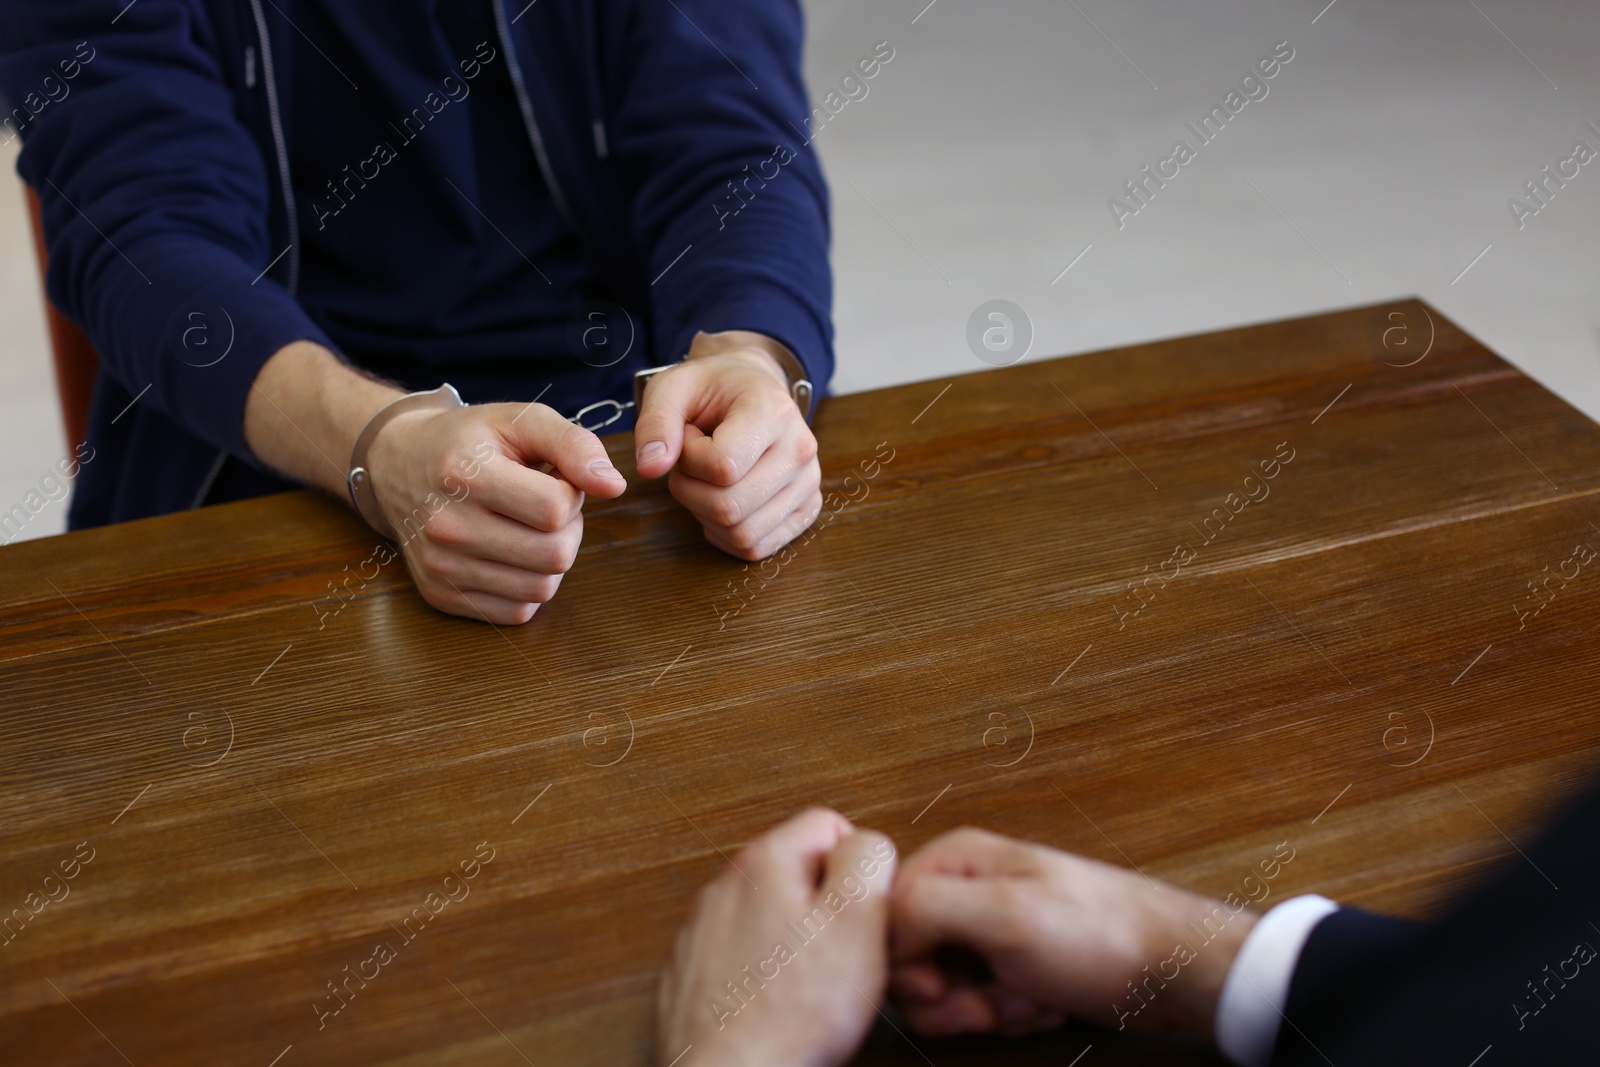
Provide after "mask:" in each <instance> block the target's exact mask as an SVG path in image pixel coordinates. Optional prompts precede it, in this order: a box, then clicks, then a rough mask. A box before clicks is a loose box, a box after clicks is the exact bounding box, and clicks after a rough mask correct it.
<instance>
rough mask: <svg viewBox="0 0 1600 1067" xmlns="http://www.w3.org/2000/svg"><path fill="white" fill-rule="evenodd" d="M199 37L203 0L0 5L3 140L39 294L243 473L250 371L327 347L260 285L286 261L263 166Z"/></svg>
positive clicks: (275, 292) (271, 287)
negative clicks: (41, 242) (42, 244)
mask: <svg viewBox="0 0 1600 1067" xmlns="http://www.w3.org/2000/svg"><path fill="white" fill-rule="evenodd" d="M211 30H212V27H211V26H210V24H209V21H208V19H207V16H206V15H205V13H204V8H203V5H202V4H200V3H199V2H198V0H194V2H184V0H137V2H136V3H133V4H128V3H127V0H111V2H104V0H50V2H48V3H40V2H38V0H0V97H3V98H4V102H5V107H6V114H7V118H6V119H4V120H3V124H0V125H3V128H0V139H10V138H12V137H18V136H20V137H21V138H22V142H23V148H22V152H21V155H20V157H19V159H18V164H17V169H18V171H19V172H20V174H21V176H22V179H23V181H25V182H27V184H28V185H30V186H31V187H32V188H34V189H35V190H36V191H37V192H38V194H39V197H40V200H41V203H42V210H43V218H44V232H45V240H46V246H47V249H48V253H49V260H50V263H49V269H48V272H47V274H46V279H45V283H46V291H47V293H48V295H49V298H50V300H51V301H52V302H53V303H54V304H55V305H56V306H57V307H59V308H61V310H62V311H64V312H65V313H66V314H67V315H68V316H69V317H70V318H72V319H73V320H74V321H75V322H77V323H78V324H79V325H80V326H81V327H82V328H83V330H84V332H85V333H86V334H87V335H88V337H89V340H90V341H91V342H92V343H93V345H94V347H95V350H96V351H97V352H98V354H99V356H100V360H101V363H102V366H103V370H104V372H105V373H107V374H109V375H110V376H111V377H112V378H113V379H114V380H116V381H117V382H119V383H120V384H121V385H122V386H123V387H124V388H125V389H127V390H128V392H129V393H131V394H137V395H138V396H139V403H140V404H148V405H150V406H151V407H153V408H155V409H156V410H158V411H160V412H161V413H162V414H164V415H165V416H166V417H167V418H169V419H171V420H172V421H173V422H175V423H177V424H178V425H180V426H182V427H183V428H184V429H186V430H187V431H189V432H190V433H192V434H194V435H196V436H197V437H200V438H202V439H204V440H206V441H208V442H210V443H212V444H214V445H216V446H218V447H220V448H225V449H227V450H229V451H230V452H232V453H233V454H235V455H237V456H240V457H242V458H246V459H249V458H250V455H249V450H248V448H247V447H246V445H245V441H244V426H243V423H244V405H245V400H246V398H247V397H248V395H249V390H250V387H251V384H252V383H253V382H254V381H255V378H256V374H257V372H258V371H259V370H260V369H261V365H262V364H263V363H265V362H266V361H267V359H268V358H269V357H270V356H271V355H272V354H273V353H274V352H276V351H277V350H278V349H279V348H281V347H283V346H284V345H285V344H288V343H290V342H292V341H296V340H311V341H317V342H319V343H322V344H325V345H327V344H329V341H328V339H327V338H326V337H325V336H324V334H323V332H322V331H321V330H320V329H318V328H317V327H316V325H315V324H313V323H312V322H311V320H310V318H309V317H308V316H307V315H306V314H305V312H304V311H303V310H302V309H301V308H300V306H299V305H298V304H297V303H296V301H295V300H294V298H293V297H292V296H291V295H290V293H289V292H288V291H287V290H286V289H285V288H284V287H283V286H281V285H279V284H278V283H277V282H275V281H273V280H272V279H270V278H268V277H267V276H266V275H267V268H268V267H269V265H272V264H273V263H274V261H275V260H277V259H278V258H279V257H280V254H281V253H286V252H287V249H286V248H274V247H272V244H271V242H270V239H269V234H268V231H269V227H268V220H269V218H270V217H271V215H272V208H271V205H270V198H271V197H272V196H273V195H274V194H273V189H272V185H271V183H270V182H269V180H268V170H267V167H268V165H269V164H268V160H267V157H266V156H265V155H264V153H263V151H262V148H261V146H260V145H259V144H258V143H257V141H256V140H255V139H254V138H253V137H252V136H251V134H250V132H249V130H248V129H247V128H246V127H245V125H244V123H243V122H242V121H241V120H240V118H239V117H238V115H239V114H240V113H241V111H242V110H243V109H244V102H241V101H240V100H238V99H236V97H235V95H234V93H233V91H232V90H231V89H230V88H229V86H228V84H227V80H226V79H225V77H224V72H223V69H222V67H221V65H220V64H221V62H223V59H222V58H220V57H219V55H218V50H217V49H216V47H215V44H214V41H213V40H212V33H211ZM257 53H258V54H257V55H255V56H254V57H253V61H254V64H255V65H256V67H257V68H258V69H257V71H256V75H255V78H254V81H255V84H256V86H257V87H256V89H255V90H254V91H255V92H258V93H260V92H264V91H265V78H264V77H263V76H262V74H261V71H260V69H259V68H260V67H261V66H262V64H261V56H260V55H259V48H258V49H257ZM226 61H227V62H230V63H231V62H237V63H239V64H240V65H241V68H242V67H243V66H244V64H245V63H246V57H245V56H244V55H242V54H241V55H239V56H237V57H227V59H226ZM274 165H275V164H274ZM284 243H285V244H287V243H288V242H287V241H285V242H284ZM285 259H286V260H287V257H285ZM285 265H286V263H285V262H280V263H278V273H279V274H284V273H285V271H284V270H283V267H284V266H285ZM330 347H331V345H330Z"/></svg>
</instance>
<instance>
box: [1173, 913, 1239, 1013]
mask: <svg viewBox="0 0 1600 1067" xmlns="http://www.w3.org/2000/svg"><path fill="white" fill-rule="evenodd" d="M1191 911H1192V914H1191V915H1190V916H1188V922H1186V923H1185V924H1184V926H1183V927H1182V928H1180V930H1179V931H1178V933H1177V935H1176V936H1177V937H1178V942H1181V943H1183V944H1186V945H1189V946H1192V947H1193V952H1194V959H1193V960H1192V962H1190V963H1189V964H1188V965H1187V966H1186V967H1184V970H1185V971H1187V972H1189V974H1188V975H1186V977H1185V978H1184V979H1182V980H1180V981H1178V982H1176V983H1174V987H1173V994H1174V996H1173V998H1172V1000H1171V1001H1170V1002H1169V1005H1170V1008H1171V1012H1172V1022H1173V1023H1174V1024H1176V1025H1177V1026H1179V1027H1181V1028H1182V1029H1184V1030H1186V1031H1188V1032H1190V1033H1195V1034H1200V1035H1202V1036H1204V1037H1208V1038H1210V1037H1213V1036H1214V1031H1215V1028H1216V1019H1217V1004H1218V1002H1219V1001H1220V1000H1221V999H1222V990H1223V986H1224V985H1225V984H1226V982H1227V980H1228V973H1229V972H1230V971H1231V970H1232V969H1233V963H1234V960H1235V959H1236V958H1237V957H1238V955H1239V950H1240V949H1241V948H1242V947H1243V945H1244V942H1245V939H1246V938H1247V937H1249V936H1250V931H1251V930H1252V929H1254V928H1255V925H1256V921H1257V918H1258V917H1257V916H1256V915H1255V914H1254V913H1252V912H1251V911H1250V910H1248V909H1247V908H1242V909H1241V910H1240V911H1238V912H1237V913H1233V912H1232V911H1231V909H1230V908H1229V906H1228V905H1227V904H1225V903H1222V902H1220V901H1215V900H1209V899H1206V898H1200V897H1197V898H1195V906H1194V907H1193V908H1192V909H1191ZM1221 916H1228V917H1229V918H1228V921H1226V922H1223V923H1221V925H1220V929H1219V928H1218V919H1219V917H1221ZM1213 931H1215V932H1214V933H1213ZM1178 942H1175V943H1178ZM1168 951H1171V949H1170V948H1169V949H1168Z"/></svg>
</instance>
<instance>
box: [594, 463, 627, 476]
mask: <svg viewBox="0 0 1600 1067" xmlns="http://www.w3.org/2000/svg"><path fill="white" fill-rule="evenodd" d="M589 473H590V474H593V475H594V476H595V477H597V478H621V477H622V475H621V474H620V473H619V472H618V471H617V468H615V467H613V466H612V465H611V464H610V463H609V462H607V461H606V460H603V459H597V460H595V461H594V462H593V463H591V464H589Z"/></svg>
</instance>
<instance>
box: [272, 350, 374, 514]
mask: <svg viewBox="0 0 1600 1067" xmlns="http://www.w3.org/2000/svg"><path fill="white" fill-rule="evenodd" d="M404 395H405V392H404V391H403V390H401V389H399V388H397V387H395V386H393V385H389V384H387V383H385V382H380V381H377V380H375V379H372V378H369V377H367V376H365V375H363V374H361V373H360V372H359V371H357V370H355V369H353V368H351V367H350V366H348V365H347V364H345V363H343V362H341V361H340V360H339V358H338V357H337V356H335V355H334V354H333V353H332V352H330V351H329V350H328V349H326V348H324V347H323V346H321V345H318V344H313V343H311V342H308V341H297V342H295V343H294V344H291V345H286V346H284V347H283V348H281V349H279V350H278V351H277V352H276V353H274V354H273V356H272V358H270V359H269V360H267V362H266V363H265V364H263V365H262V367H261V371H260V373H259V374H257V375H256V380H255V384H254V385H253V386H252V387H251V389H250V397H249V399H248V400H247V401H246V402H245V412H244V435H245V441H246V442H247V443H248V444H249V446H250V451H251V452H252V453H253V454H254V455H255V457H256V458H257V459H259V460H260V461H261V462H263V463H265V464H267V465H268V466H270V467H272V468H273V469H275V470H278V471H281V472H283V473H284V474H287V475H289V476H290V477H292V478H294V479H296V480H297V481H301V482H304V483H306V484H307V485H315V486H318V487H319V488H322V489H326V490H328V491H329V492H331V493H335V494H337V495H339V496H340V497H343V496H344V495H345V475H346V473H347V471H346V465H347V464H348V463H349V461H350V450H351V449H352V448H354V447H355V442H356V438H357V437H358V436H359V435H360V434H361V429H362V427H364V426H366V424H367V422H368V420H370V419H371V418H372V416H373V415H375V414H377V413H378V411H379V410H380V409H381V408H383V406H384V405H386V404H388V403H389V402H390V401H393V400H397V399H399V398H400V397H402V396H404Z"/></svg>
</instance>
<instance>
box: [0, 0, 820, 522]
mask: <svg viewBox="0 0 1600 1067" xmlns="http://www.w3.org/2000/svg"><path fill="white" fill-rule="evenodd" d="M488 2H491V3H492V4H493V8H494V23H495V29H496V31H497V35H496V36H497V39H496V40H495V41H494V42H493V46H494V48H496V49H497V50H498V52H499V53H500V55H499V58H500V59H501V60H502V61H503V62H504V63H506V64H507V69H508V70H509V72H510V76H511V79H512V82H513V84H514V86H515V89H516V95H517V104H518V107H519V109H520V110H521V111H522V114H523V117H524V120H525V123H524V125H525V128H526V132H527V136H528V138H529V141H530V143H531V145H532V147H533V149H534V154H535V156H536V158H537V161H538V167H539V171H540V173H541V174H542V176H543V178H544V181H545V185H546V187H547V190H548V193H547V194H545V195H547V197H548V199H549V200H550V201H551V203H552V204H553V206H554V207H555V209H556V210H557V211H559V212H560V214H561V216H562V218H563V219H564V220H565V222H566V223H567V225H568V226H570V228H571V229H572V231H573V232H575V233H576V234H577V235H578V238H579V239H580V240H581V242H582V247H583V249H584V250H585V254H586V256H587V260H588V264H589V266H590V267H591V268H592V270H593V272H594V273H595V274H596V275H597V276H598V277H599V278H601V279H603V285H604V292H605V294H606V296H607V297H608V298H609V299H611V300H613V301H614V302H615V303H616V304H618V305H620V306H621V307H622V308H625V309H627V311H628V313H629V315H631V316H632V317H633V319H634V321H635V323H636V324H637V327H638V329H639V331H640V334H641V337H640V339H639V345H638V351H637V352H636V354H635V355H634V357H633V359H632V360H630V362H629V364H628V365H627V366H626V367H620V368H619V369H618V371H617V373H622V372H624V371H626V370H628V369H631V367H632V366H633V365H636V364H640V363H642V362H667V361H670V360H673V359H676V358H678V357H680V356H681V355H682V354H683V353H684V352H685V351H686V350H687V348H688V344H689V340H690V338H691V337H692V336H693V334H694V332H695V331H696V330H706V331H711V332H715V331H719V330H729V329H747V330H757V331H760V332H763V333H766V334H768V335H770V336H772V337H775V338H776V339H778V340H779V341H781V342H783V343H784V344H786V345H787V346H788V347H789V348H791V349H792V350H793V351H794V352H795V353H796V355H797V356H799V358H800V359H801V361H802V362H803V363H804V364H805V365H806V368H807V371H808V373H809V375H810V376H811V378H812V380H813V381H814V382H816V383H818V384H819V385H820V384H822V383H826V382H827V381H828V379H829V378H830V377H831V375H832V370H833V353H832V328H831V324H830V319H829V304H830V300H831V277H830V274H829V270H828V264H827V245H828V223H827V191H826V187H825V186H824V183H823V180H822V175H821V171H820V168H819V166H818V164H817V159H816V156H815V153H814V151H813V150H812V148H811V147H810V145H809V137H808V132H809V131H810V130H811V129H812V128H813V124H812V123H811V122H810V121H809V120H810V118H811V113H810V109H809V107H808V103H807V100H806V94H805V88H804V85H803V82H802V80H801V76H800V49H801V43H802V39H803V26H802V20H801V15H800V11H799V7H798V4H797V3H796V2H795V0H737V2H732V3H730V2H726V0H724V2H721V3H718V2H715V0H538V2H537V3H531V4H527V5H526V6H523V4H522V3H520V2H518V0H488ZM341 3H342V6H343V7H345V8H361V7H370V8H371V12H370V14H378V15H382V14H384V13H388V14H391V15H392V14H396V13H397V12H396V6H395V5H394V4H385V3H383V2H382V0H341ZM297 7H298V5H297V4H296V3H295V2H294V0H135V2H134V3H131V4H130V3H128V0H49V2H48V3H41V2H39V0H0V96H3V98H4V100H5V107H6V115H5V117H4V118H3V119H0V123H3V129H0V136H3V137H10V136H14V135H20V136H21V137H22V139H23V150H22V153H21V156H20V158H19V162H18V170H19V172H20V173H21V176H22V178H23V180H24V181H26V182H27V183H28V184H29V185H30V186H32V187H33V188H34V189H36V190H37V191H38V192H39V194H40V198H41V201H42V204H43V213H44V228H45V236H46V243H47V246H48V250H49V256H50V266H49V272H48V276H47V278H46V289H47V292H48V295H49V297H50V299H51V300H52V301H53V302H54V303H55V304H56V305H57V306H58V307H60V308H61V309H62V310H63V311H65V312H66V313H67V314H68V315H69V316H70V317H71V318H72V319H73V320H74V321H76V322H77V323H78V324H79V325H80V326H82V327H83V329H84V331H85V333H86V334H87V335H88V337H89V339H90V341H91V342H92V343H93V344H94V346H95V349H96V351H97V352H98V353H99V355H100V358H101V362H102V373H101V375H100V378H99V381H98V383H97V385H96V390H95V397H94V404H93V409H92V412H91V418H90V431H89V445H90V446H91V447H92V448H93V457H94V458H93V460H92V462H88V463H85V464H84V465H83V466H82V468H81V470H80V472H79V474H78V479H77V486H76V490H75V495H74V500H73V505H72V511H71V515H70V521H71V524H72V525H73V526H74V527H75V528H77V527H83V526H91V525H97V524H101V523H106V522H115V521H122V520H126V519H131V518H138V517H141V516H146V515H156V514H162V513H166V512H171V511H177V510H182V509H185V508H190V507H195V506H199V505H200V504H201V503H204V502H205V501H206V500H207V494H208V493H209V492H210V491H211V489H212V487H213V483H214V482H215V480H216V478H217V475H218V473H219V472H220V471H221V470H223V468H224V465H225V463H226V464H227V466H229V467H236V466H238V465H239V464H240V463H243V464H248V465H251V466H254V465H255V461H254V459H253V457H251V455H250V452H249V449H248V447H247V446H246V444H245V441H244V435H243V417H244V406H245V400H246V398H247V396H248V393H249V390H250V387H251V384H252V383H253V381H254V380H255V377H256V374H257V373H258V372H259V370H260V368H261V365H262V364H263V363H265V362H266V360H267V359H268V358H269V357H270V356H271V355H272V354H273V353H274V352H276V351H277V350H278V349H279V348H281V347H283V346H284V345H285V344H288V343H290V342H292V341H296V340H310V341H316V342H318V343H321V344H324V345H327V346H328V347H330V348H333V349H335V350H336V351H337V350H339V349H340V346H339V345H337V344H336V343H334V341H333V340H332V339H331V338H330V336H329V332H328V331H327V330H325V329H324V327H323V326H322V325H319V323H318V322H317V321H316V318H315V317H314V316H313V315H312V314H310V313H309V312H308V310H307V307H306V306H305V305H304V304H302V302H301V301H300V300H298V299H297V297H296V293H297V289H298V287H299V285H300V281H301V277H300V276H301V269H302V253H303V245H304V240H303V232H302V231H303V228H305V227H307V226H308V225H309V224H311V223H313V222H315V221H317V219H315V218H313V211H314V210H316V209H315V208H314V207H313V206H308V205H304V204H297V203H296V202H295V184H296V182H295V177H294V174H295V172H294V166H295V149H296V147H297V146H300V147H301V148H302V150H304V146H305V145H307V144H308V143H309V142H308V139H314V138H316V137H318V136H319V130H316V129H305V128H300V129H294V128H291V126H292V120H293V119H294V117H295V115H296V114H297V113H298V114H299V115H301V116H304V115H306V114H308V113H310V111H312V110H314V109H307V108H304V107H301V108H296V107H295V106H294V100H293V91H294V87H295V83H294V79H293V77H292V74H293V71H294V63H295V58H294V55H295V51H296V50H297V49H301V48H305V47H308V46H307V44H306V42H305V40H304V39H303V38H301V37H300V36H299V31H298V30H297V29H296V26H295V12H296V8H297ZM302 103H303V102H302ZM449 147H450V142H449V141H448V139H446V138H438V139H435V140H432V141H429V140H427V139H418V140H417V142H416V144H415V145H412V146H410V147H407V148H406V149H405V151H406V152H407V153H423V154H424V155H425V154H426V153H429V152H438V153H440V158H439V159H438V160H437V163H438V165H439V166H440V167H445V166H447V165H448V158H447V156H446V155H445V153H447V152H448V150H449ZM330 203H331V201H330ZM326 210H327V208H326V205H324V206H323V207H322V209H321V210H320V211H317V214H318V215H320V214H322V213H324V212H325V211H326ZM411 255H413V256H414V257H415V265H416V266H417V268H418V269H419V270H420V269H422V268H423V267H425V266H426V264H427V260H428V256H429V250H428V248H427V247H426V245H425V243H423V244H418V245H417V246H415V247H414V251H412V252H411ZM669 268H670V269H669ZM320 284H322V285H324V286H326V285H338V284H347V285H350V286H359V285H361V284H362V283H361V280H360V279H357V278H350V279H347V280H345V281H343V282H342V283H341V281H340V276H339V275H338V273H337V272H332V273H330V274H329V275H328V277H327V278H326V279H325V280H323V281H322V282H321V283H320ZM340 295H341V294H338V293H332V294H329V293H326V292H322V293H319V294H318V297H319V298H322V302H324V303H329V304H337V303H338V299H337V298H338V297H339V296H340ZM369 295H370V294H369ZM308 300H309V295H308ZM462 341H463V345H464V346H465V348H464V349H463V353H462V358H463V360H464V361H471V360H472V359H473V358H475V357H476V356H477V355H479V354H478V353H474V352H473V351H471V345H472V341H473V339H472V337H471V335H470V334H469V335H468V336H466V337H464V338H463V339H462ZM224 353H225V354H224ZM344 354H345V355H346V356H347V358H350V359H351V360H352V362H356V363H360V357H359V354H358V353H344ZM571 358H572V359H573V360H574V361H577V357H576V356H573V357H571ZM439 377H440V380H444V379H446V378H448V377H449V374H448V368H440V374H439ZM592 379H593V375H590V376H589V377H588V378H585V377H584V376H583V375H578V376H575V377H573V378H571V380H570V381H568V382H567V383H566V384H565V385H564V386H561V387H558V388H557V389H553V390H552V391H551V394H550V395H548V396H546V397H544V400H545V402H547V403H552V404H553V405H554V406H557V407H559V408H563V409H566V408H570V407H573V406H576V405H577V404H581V403H585V402H587V401H589V400H593V399H596V397H595V396H594V395H592V391H588V390H592V389H593V388H594V387H595V383H594V381H593V380H592ZM530 380H531V379H530ZM406 384H408V385H410V386H412V387H414V388H422V387H427V386H428V385H429V384H436V383H430V382H426V381H409V382H407V383H406ZM538 384H542V383H535V384H534V385H532V386H531V387H530V390H529V391H530V392H536V391H537V389H538ZM562 388H565V389H566V390H567V391H568V392H569V393H571V394H572V395H561V389H562ZM608 395H610V394H608ZM528 399H532V396H529V397H528ZM619 425H626V424H625V423H624V424H619ZM230 458H231V459H232V460H233V461H234V462H232V463H228V461H229V460H230ZM336 458H337V459H338V460H339V461H341V462H342V457H336Z"/></svg>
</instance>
